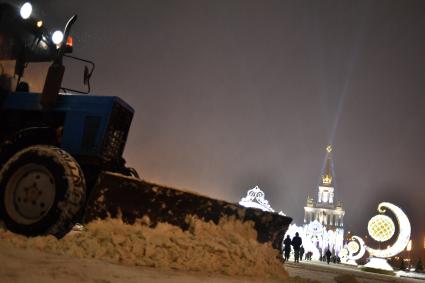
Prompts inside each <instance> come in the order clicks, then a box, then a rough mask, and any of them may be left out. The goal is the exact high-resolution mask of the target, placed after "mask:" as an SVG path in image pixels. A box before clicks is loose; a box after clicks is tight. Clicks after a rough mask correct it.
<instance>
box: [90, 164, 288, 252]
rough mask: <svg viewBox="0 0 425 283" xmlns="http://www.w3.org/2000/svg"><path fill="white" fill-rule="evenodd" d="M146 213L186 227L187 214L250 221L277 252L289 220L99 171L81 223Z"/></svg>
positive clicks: (259, 236) (261, 239)
mask: <svg viewBox="0 0 425 283" xmlns="http://www.w3.org/2000/svg"><path fill="white" fill-rule="evenodd" d="M145 215H147V216H148V217H149V219H150V223H151V225H152V226H155V225H156V224H157V223H160V222H167V223H169V224H172V225H175V226H178V227H180V228H182V229H183V230H187V229H188V228H189V223H188V222H187V216H196V217H198V218H199V219H202V220H203V221H206V222H208V221H213V222H214V223H216V224H217V223H218V222H219V220H220V218H221V217H224V216H230V217H234V218H235V219H236V220H240V221H242V222H245V221H253V222H254V228H255V230H256V231H257V240H258V242H260V243H265V242H270V243H271V244H272V246H273V248H275V249H278V250H279V251H281V245H282V239H283V236H284V235H285V232H286V230H287V229H288V225H289V224H290V223H291V221H292V219H291V218H289V217H286V216H282V215H279V214H277V213H270V212H264V211H261V210H259V209H254V208H245V207H243V206H240V205H238V204H234V203H229V202H225V201H221V200H216V199H212V198H209V197H206V196H202V195H198V194H196V193H192V192H188V191H182V190H177V189H173V188H169V187H164V186H160V185H157V184H153V183H148V182H146V181H143V180H139V179H135V178H131V177H126V176H122V175H119V174H115V173H108V172H107V173H102V174H101V175H100V176H99V179H98V182H97V184H96V187H95V188H94V190H93V191H92V193H91V195H90V197H89V199H88V203H87V207H86V211H85V214H84V218H83V222H84V223H88V222H90V221H92V220H95V219H105V218H108V217H111V218H118V217H121V218H122V220H123V221H124V222H125V223H129V224H133V223H135V221H136V219H141V218H142V217H143V216H145Z"/></svg>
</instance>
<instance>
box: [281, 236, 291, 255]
mask: <svg viewBox="0 0 425 283" xmlns="http://www.w3.org/2000/svg"><path fill="white" fill-rule="evenodd" d="M283 244H284V245H285V247H284V248H283V250H284V254H285V257H284V260H285V261H287V260H288V259H289V255H290V254H291V244H292V241H291V237H290V236H289V235H287V236H286V239H285V241H283Z"/></svg>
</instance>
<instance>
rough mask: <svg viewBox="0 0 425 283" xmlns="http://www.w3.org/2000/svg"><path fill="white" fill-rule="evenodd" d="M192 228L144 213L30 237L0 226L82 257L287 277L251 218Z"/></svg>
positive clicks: (28, 242) (4, 234)
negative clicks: (60, 234)
mask: <svg viewBox="0 0 425 283" xmlns="http://www.w3.org/2000/svg"><path fill="white" fill-rule="evenodd" d="M188 223H189V224H190V228H189V230H188V231H182V230H181V229H180V228H179V227H176V226H173V225H170V224H167V223H160V224H158V225H157V226H156V227H155V228H150V227H149V226H148V224H149V219H147V218H144V219H142V220H140V221H138V222H137V223H136V224H134V225H128V224H125V223H123V222H122V221H121V220H118V219H108V220H103V221H94V222H91V223H90V224H88V225H87V226H86V231H84V232H81V233H78V232H74V233H70V234H68V235H67V236H65V237H64V238H63V239H61V240H57V239H56V238H55V237H53V236H44V237H35V238H26V237H23V236H20V235H16V234H13V233H11V232H8V231H5V230H1V229H0V239H3V240H4V241H7V242H9V243H12V244H13V245H14V246H16V247H20V248H31V249H34V248H35V249H38V250H42V251H47V252H52V253H55V254H65V255H71V256H76V257H79V258H95V259H102V260H107V261H110V262H114V263H122V264H126V265H138V266H150V267H159V268H165V269H176V270H185V271H204V272H211V273H221V274H226V275H243V276H261V277H269V278H270V277H273V278H287V273H286V272H285V270H284V269H283V266H282V264H281V262H280V261H279V255H278V252H277V251H276V250H274V249H272V247H271V246H270V245H269V244H259V243H258V242H257V241H256V237H257V235H256V231H255V230H254V228H253V225H254V224H253V223H252V222H245V223H241V222H240V221H236V220H234V219H232V218H223V219H222V220H221V221H220V223H219V225H215V224H213V223H212V222H210V223H205V222H203V221H200V220H199V219H196V218H188Z"/></svg>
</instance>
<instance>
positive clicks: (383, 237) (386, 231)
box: [367, 214, 395, 242]
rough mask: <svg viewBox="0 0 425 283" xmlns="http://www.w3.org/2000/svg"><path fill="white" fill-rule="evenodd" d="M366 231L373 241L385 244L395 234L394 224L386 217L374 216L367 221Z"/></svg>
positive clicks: (381, 215)
mask: <svg viewBox="0 0 425 283" xmlns="http://www.w3.org/2000/svg"><path fill="white" fill-rule="evenodd" d="M367 231H368V232H369V235H370V236H371V237H372V238H373V239H374V240H376V241H378V242H385V241H388V240H389V239H391V237H392V236H393V235H394V233H395V226H394V222H393V221H392V219H391V218H390V217H388V216H386V215H383V214H379V215H375V216H374V217H372V218H371V219H370V220H369V223H368V225H367Z"/></svg>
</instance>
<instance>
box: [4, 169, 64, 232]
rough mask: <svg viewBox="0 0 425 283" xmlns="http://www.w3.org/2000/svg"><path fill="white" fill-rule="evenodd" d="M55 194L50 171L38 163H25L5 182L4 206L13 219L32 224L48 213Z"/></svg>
mask: <svg viewBox="0 0 425 283" xmlns="http://www.w3.org/2000/svg"><path fill="white" fill-rule="evenodd" d="M55 195H56V185H55V180H54V178H53V175H52V173H51V172H50V171H49V170H48V169H47V168H46V167H44V166H41V165H39V164H33V163H31V164H27V165H24V166H22V167H21V168H19V169H18V170H17V171H16V172H15V173H14V174H13V175H12V176H11V178H10V179H9V181H8V183H7V185H6V189H5V208H6V211H7V213H8V214H9V216H10V217H11V218H12V219H13V220H14V221H16V222H18V223H21V224H32V223H35V222H37V221H39V220H41V219H42V218H43V217H44V216H45V215H46V214H47V213H48V211H49V210H50V208H51V207H52V206H53V203H54V201H55Z"/></svg>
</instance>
